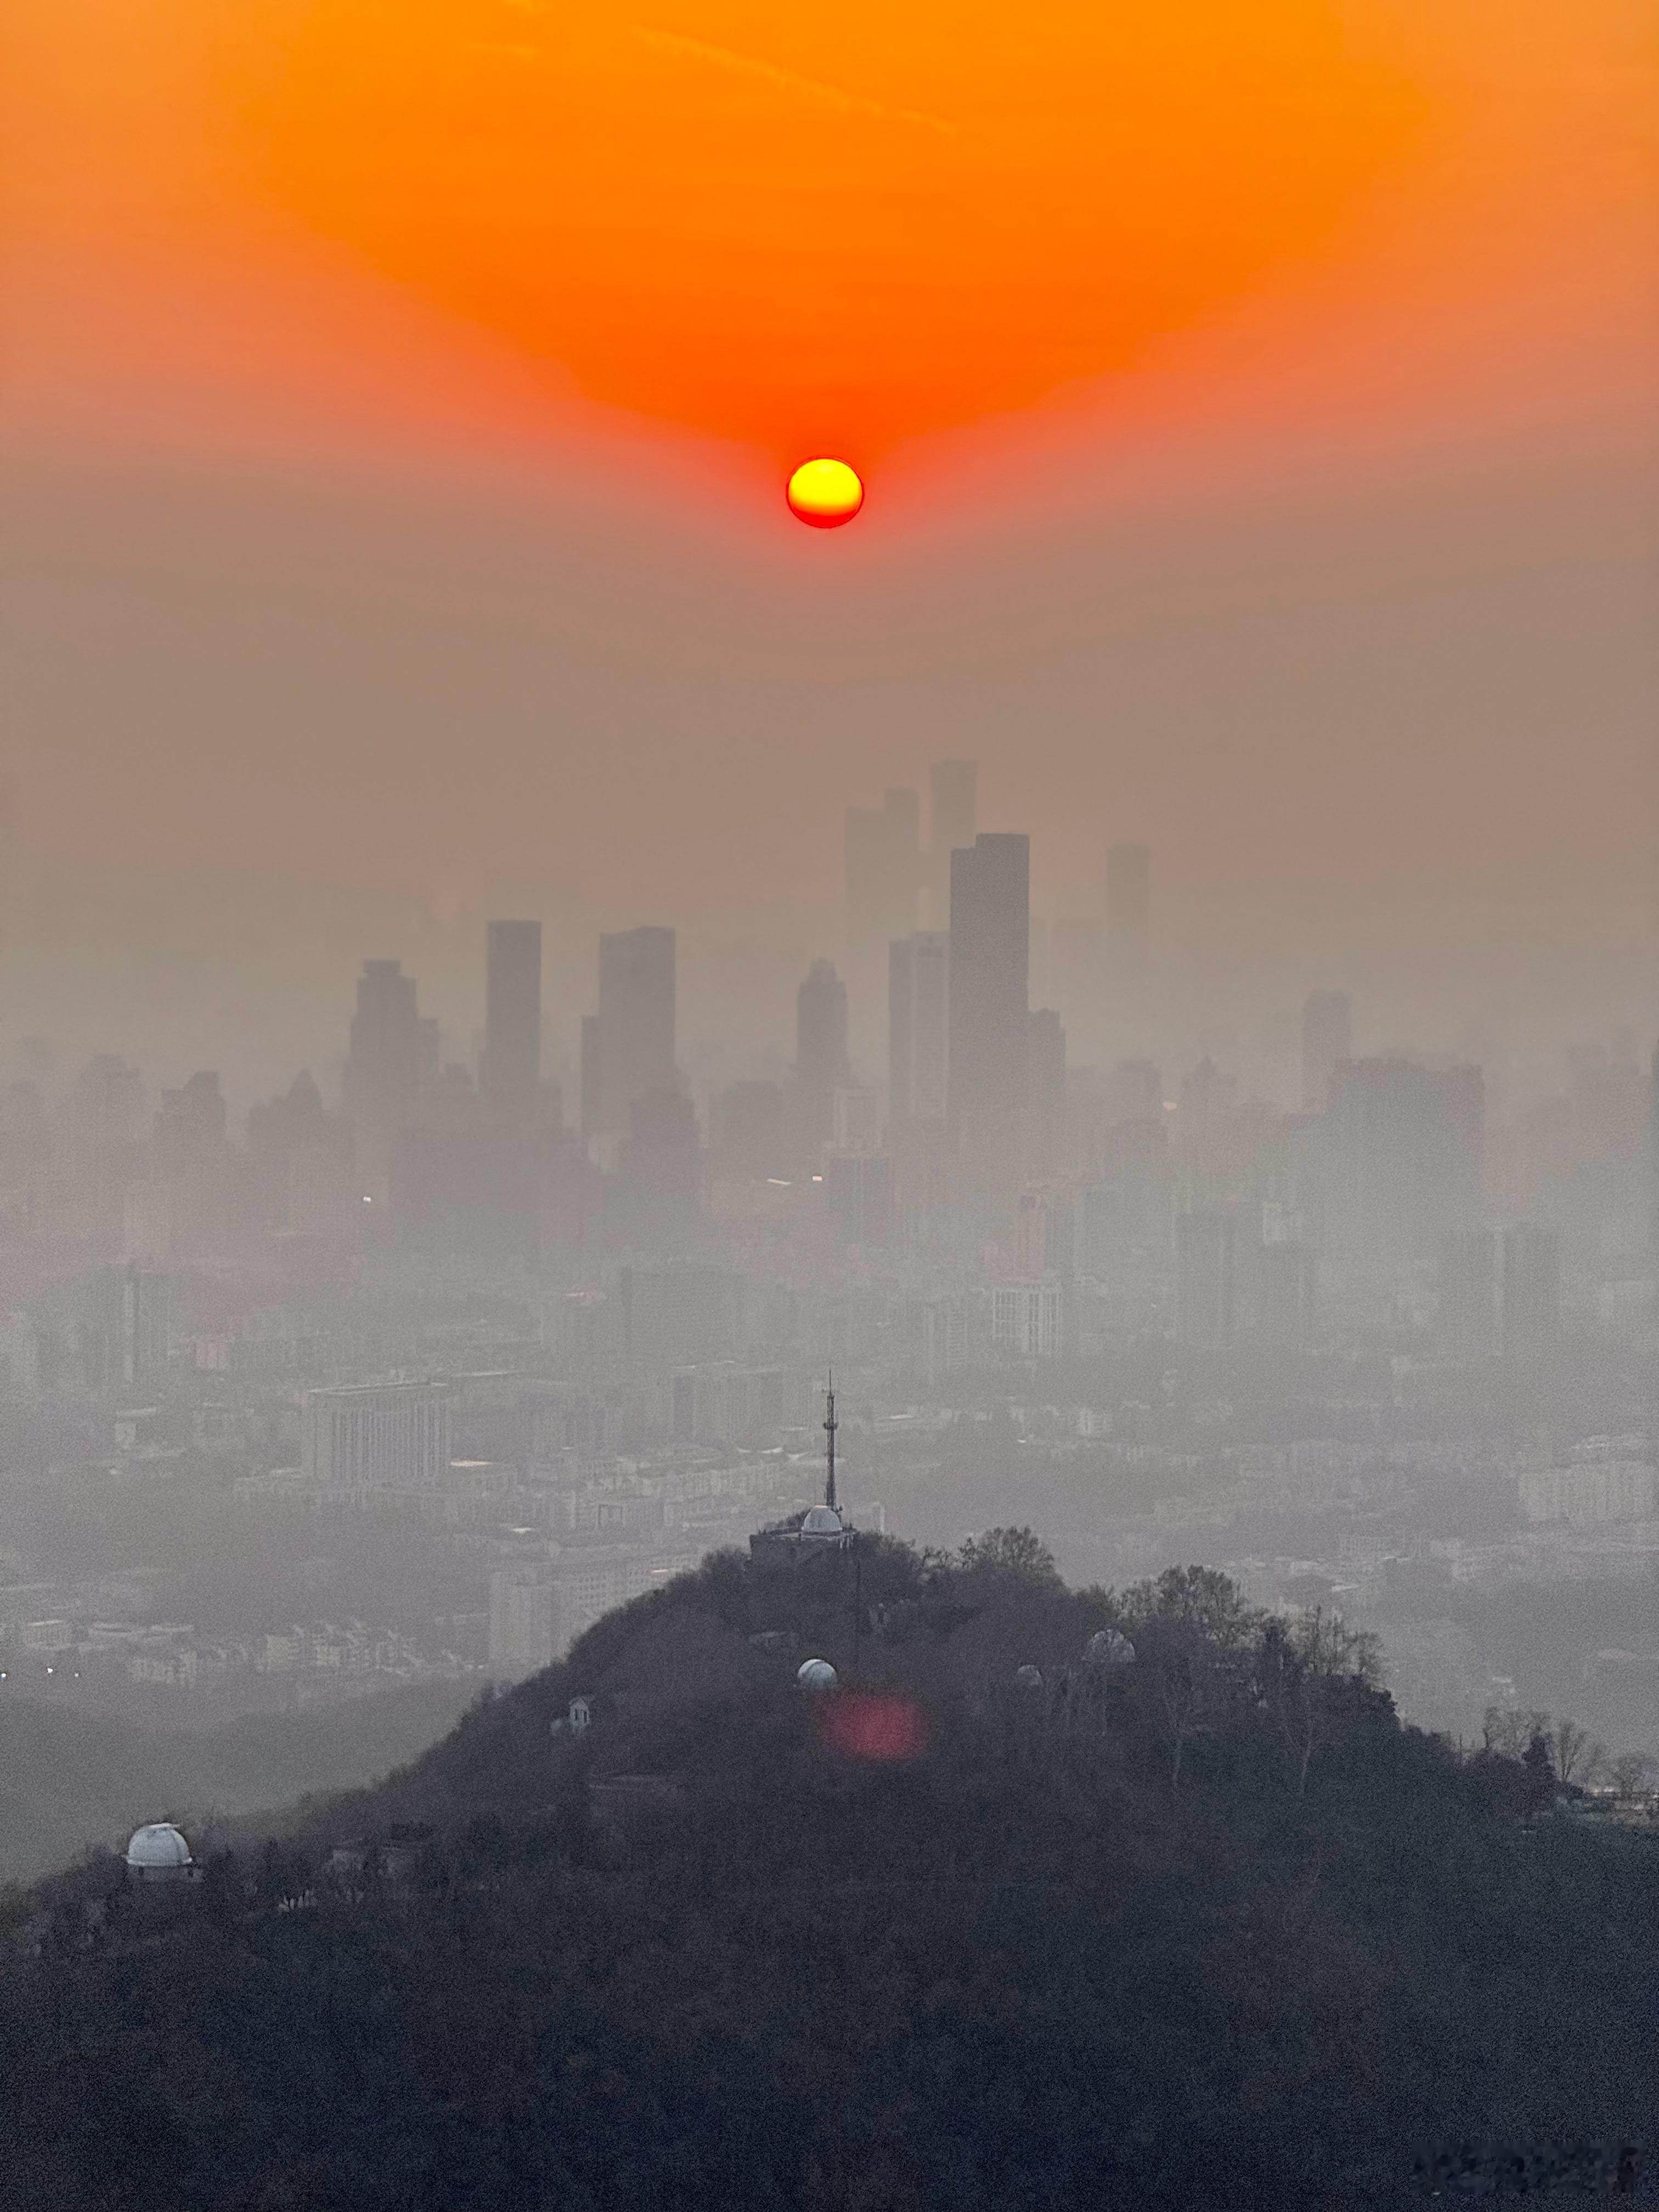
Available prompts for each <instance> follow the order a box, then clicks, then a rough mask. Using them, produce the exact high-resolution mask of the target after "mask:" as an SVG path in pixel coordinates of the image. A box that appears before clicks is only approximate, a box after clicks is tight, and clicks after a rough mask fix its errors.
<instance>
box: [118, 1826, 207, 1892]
mask: <svg viewBox="0 0 1659 2212" xmlns="http://www.w3.org/2000/svg"><path fill="white" fill-rule="evenodd" d="M191 1864H192V1861H191V1856H190V1845H189V1844H187V1843H186V1842H185V1839H184V1838H183V1837H182V1836H181V1835H180V1834H179V1831H178V1829H177V1828H175V1827H174V1826H173V1824H172V1822H171V1821H170V1820H152V1821H150V1822H149V1824H148V1825H147V1826H144V1827H142V1828H136V1829H134V1831H133V1833H132V1839H131V1842H130V1843H129V1844H128V1845H127V1871H128V1873H129V1874H134V1875H137V1876H138V1878H139V1880H140V1881H166V1880H167V1878H168V1877H169V1876H170V1875H183V1874H188V1873H189V1871H190V1869H191Z"/></svg>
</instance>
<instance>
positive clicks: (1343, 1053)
mask: <svg viewBox="0 0 1659 2212" xmlns="http://www.w3.org/2000/svg"><path fill="white" fill-rule="evenodd" d="M1352 1058H1353V1006H1352V1001H1351V1000H1350V999H1349V997H1348V994H1347V993H1346V991H1314V992H1311V993H1310V994H1309V996H1308V998H1307V999H1306V1000H1305V1001H1304V1005H1303V1008H1302V1104H1303V1108H1304V1111H1305V1112H1307V1113H1310V1114H1319V1113H1322V1112H1323V1111H1324V1109H1325V1104H1326V1101H1327V1099H1328V1096H1329V1093H1330V1087H1331V1078H1332V1076H1333V1075H1334V1074H1335V1073H1336V1071H1337V1068H1338V1067H1339V1066H1340V1064H1341V1063H1342V1061H1343V1060H1352Z"/></svg>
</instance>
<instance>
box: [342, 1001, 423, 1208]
mask: <svg viewBox="0 0 1659 2212" xmlns="http://www.w3.org/2000/svg"><path fill="white" fill-rule="evenodd" d="M434 1044H435V1038H434V1037H433V1036H432V1035H431V1033H430V1032H429V1031H428V1027H427V1025H426V1024H424V1023H423V1022H422V1019H421V1014H420V1008H419V1006H417V1004H416V996H415V978H414V977H413V976H412V975H404V971H403V967H402V963H400V962H398V961H396V960H365V961H364V963H363V972H362V975H360V976H359V977H358V979H357V1009H356V1012H355V1013H354V1014H353V1015H352V1018H351V1039H350V1042H349V1046H348V1048H347V1051H346V1063H345V1073H344V1076H343V1080H342V1083H341V1103H342V1104H343V1107H344V1109H345V1112H346V1115H347V1118H348V1119H349V1121H350V1123H351V1126H352V1134H353V1139H354V1143H355V1152H356V1164H357V1166H358V1169H359V1170H360V1176H359V1180H360V1181H361V1182H362V1185H363V1188H364V1193H365V1194H366V1195H368V1196H369V1197H370V1198H372V1200H374V1202H375V1203H376V1204H384V1202H385V1200H386V1194H387V1192H388V1189H389V1187H390V1182H391V1176H392V1156H393V1154H394V1152H396V1150H397V1146H398V1139H399V1138H400V1137H401V1136H402V1135H403V1133H404V1131H405V1130H406V1129H409V1128H410V1127H412V1126H413V1125H414V1122H415V1121H416V1117H417V1115H418V1114H419V1111H420V1105H421V1098H422V1090H423V1088H424V1085H425V1081H426V1079H427V1078H428V1076H429V1075H430V1074H432V1073H435V1070H434V1068H433V1067H432V1066H431V1062H432V1061H433V1060H435V1057H436V1055H435V1051H434Z"/></svg>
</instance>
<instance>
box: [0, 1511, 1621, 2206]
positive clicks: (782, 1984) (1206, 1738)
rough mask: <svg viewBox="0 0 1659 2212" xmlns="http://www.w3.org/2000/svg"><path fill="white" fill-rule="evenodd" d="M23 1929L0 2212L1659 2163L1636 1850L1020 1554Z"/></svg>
mask: <svg viewBox="0 0 1659 2212" xmlns="http://www.w3.org/2000/svg"><path fill="white" fill-rule="evenodd" d="M808 1656H823V1657H826V1658H828V1659H829V1660H830V1661H831V1662H833V1663H834V1664H835V1665H836V1668H838V1670H839V1674H840V1682H839V1686H837V1687H836V1688H834V1689H831V1690H827V1691H824V1692H817V1693H813V1692H808V1691H805V1690H804V1689H803V1688H801V1687H800V1686H799V1684H798V1681H797V1673H798V1669H799V1665H800V1663H801V1662H802V1661H803V1660H804V1659H805V1658H806V1657H808ZM578 1696H580V1699H581V1705H580V1706H578V1707H576V1708H574V1719H575V1721H576V1722H577V1723H580V1722H581V1721H582V1720H583V1719H584V1718H588V1719H589V1720H590V1721H591V1724H590V1725H586V1726H585V1727H584V1726H581V1725H580V1724H579V1725H575V1726H573V1725H572V1719H573V1705H572V1701H573V1699H576V1698H577V1697H578ZM8 1932H9V1937H10V1940H11V1947H12V1953H13V1963H12V1964H11V1966H9V1968H8V1970H7V1973H6V1979H5V1983H4V1988H3V2009H0V2081H3V2082H4V2084H5V2085H6V2086H5V2088H4V2091H3V2094H5V2096H6V2097H7V2098H8V2099H9V2100H10V2102H11V2105H12V2117H11V2124H10V2127H9V2131H8V2132H9V2140H10V2146H11V2148H10V2154H9V2175H10V2185H11V2186H13V2187H15V2189H16V2190H17V2191H18V2192H19V2194H18V2200H17V2201H19V2202H20V2203H30V2204H33V2205H37V2206H41V2207H46V2208H56V2207H64V2208H68V2207H75V2208H77V2212H78V2208H81V2207H97V2208H103V2207H107V2208H110V2212H116V2209H117V2208H125V2207H126V2206H129V2205H131V2206H137V2205H139V2204H141V2203H151V2202H153V2201H157V2200H160V2201H165V2202H166V2203H168V2204H169V2205H171V2206H173V2207H177V2208H179V2212H197V2208H200V2212H235V2209H236V2208H248V2212H255V2208H258V2212H274V2209H275V2208H277V2207H283V2208H287V2207H295V2208H298V2207H305V2208H307V2212H334V2208H338V2212H347V2208H349V2212H380V2208H386V2212H392V2208H394V2207H395V2208H398V2212H426V2209H427V2208H431V2212H438V2208H440V2207H441V2208H444V2212H456V2208H473V2207H477V2208H481V2209H482V2208H485V2207H489V2208H506V2207H513V2208H518V2207H536V2208H540V2207H547V2208H553V2207H559V2208H571V2207H586V2208H593V2212H600V2208H610V2207H612V2206H616V2207H623V2206H626V2207H628V2208H629V2212H635V2208H643V2207H652V2206H656V2205H659V2204H663V2205H666V2204H676V2205H687V2204H694V2205H702V2204H723V2205H726V2206H730V2207H734V2208H735V2207H745V2208H746V2207H749V2206H754V2207H757V2208H758V2207H760V2206H763V2205H764V2206H766V2207H769V2208H773V2207H778V2206H802V2207H807V2208H820V2207H822V2208H825V2212H828V2208H830V2207H835V2208H854V2207H857V2208H872V2212H873V2209H874V2208H883V2212H887V2209H888V2208H890V2212H911V2208H915V2212H922V2208H924V2207H925V2208H928V2212H933V2208H938V2207H944V2206H949V2207H951V2208H953V2209H954V2208H975V2207H987V2208H988V2207H991V2206H993V2205H994V2206H996V2207H998V2208H1004V2207H1007V2206H1020V2207H1025V2206H1040V2207H1045V2208H1054V2212H1062V2208H1071V2207H1073V2206H1075V2207H1083V2206H1090V2207H1099V2206H1108V2207H1120V2206H1121V2207H1122V2208H1125V2212H1130V2208H1133V2212H1158V2208H1164V2207H1168V2208H1170V2212H1176V2208H1180V2212H1190V2208H1193V2207H1194V2206H1200V2205H1202V2206H1206V2207H1215V2208H1227V2207H1235V2206H1237V2207H1255V2206H1260V2207H1263V2208H1267V2207H1273V2208H1274V2212H1299V2208H1304V2207H1305V2208H1308V2212H1314V2208H1319V2212H1329V2208H1332V2207H1336V2206H1348V2205H1376V2206H1380V2207H1387V2206H1393V2205H1396V2204H1399V2205H1406V2204H1412V2203H1419V2202H1421V2201H1425V2198H1426V2197H1427V2196H1428V2195H1429V2193H1430V2192H1431V2191H1436V2190H1446V2191H1461V2190H1464V2189H1472V2190H1476V2191H1491V2190H1492V2189H1493V2188H1495V2187H1498V2186H1499V2185H1505V2186H1509V2187H1516V2188H1518V2187H1519V2186H1521V2185H1522V2183H1523V2182H1524V2183H1525V2184H1526V2185H1528V2187H1531V2188H1533V2189H1534V2190H1537V2191H1564V2192H1566V2191H1574V2192H1576V2191H1579V2190H1581V2189H1590V2190H1599V2189H1603V2188H1605V2189H1607V2190H1611V2191H1616V2192H1618V2193H1619V2194H1620V2195H1621V2196H1622V2197H1624V2201H1626V2202H1633V2201H1643V2191H1644V2189H1645V2188H1646V2186H1647V2184H1646V2182H1645V2180H1644V2177H1643V2175H1642V2172H1641V2158H1642V2150H1643V2147H1644V2145H1647V2144H1650V2143H1652V2142H1654V2141H1655V2140H1656V2124H1659V2109H1656V2108H1659V2089H1656V2082H1655V2069H1654V2067H1653V2063H1652V2039H1653V2021H1654V2019H1655V2017H1656V2005H1659V1844H1656V1843H1655V1842H1654V1841H1653V1840H1652V1839H1651V1838H1649V1837H1648V1836H1646V1835H1645V1834H1643V1833H1639V1832H1635V1831H1632V1830H1629V1829H1626V1828H1622V1827H1620V1826H1616V1825H1614V1824H1612V1823H1604V1822H1601V1821H1598V1820H1595V1819H1594V1818H1591V1817H1589V1816H1587V1815H1586V1814H1585V1813H1584V1811H1583V1808H1582V1806H1581V1805H1580V1804H1578V1803H1577V1802H1575V1801H1574V1799H1573V1796H1572V1794H1571V1790H1564V1789H1563V1788H1562V1787H1561V1786H1560V1785H1559V1784H1558V1782H1557V1779H1556V1778H1555V1777H1554V1776H1553V1773H1552V1772H1551V1771H1550V1766H1549V1761H1548V1756H1547V1747H1542V1746H1541V1745H1540V1746H1534V1747H1532V1748H1531V1749H1529V1750H1528V1754H1527V1756H1526V1757H1525V1758H1524V1759H1507V1758H1503V1757H1496V1756H1492V1755H1483V1756H1481V1757H1479V1758H1475V1759H1463V1758H1462V1757H1460V1756H1459V1755H1458V1754H1457V1753H1455V1751H1454V1750H1453V1749H1452V1748H1451V1747H1449V1746H1447V1745H1445V1744H1443V1743H1442V1742H1439V1741H1434V1740H1431V1739H1430V1738H1427V1737H1425V1736H1423V1735H1419V1734H1418V1733H1417V1732H1415V1731H1413V1730H1412V1729H1407V1728H1403V1727H1401V1725H1400V1723H1398V1721H1397V1719H1396V1717H1395V1712H1394V1710H1393V1707H1392V1705H1391V1704H1390V1701H1389V1698H1388V1696H1387V1694H1386V1691H1385V1690H1384V1688H1383V1686H1382V1685H1381V1684H1380V1683H1379V1682H1378V1680H1376V1670H1375V1662H1374V1659H1373V1656H1372V1654H1371V1653H1370V1650H1369V1648H1368V1647H1367V1646H1366V1645H1365V1644H1364V1643H1363V1642H1362V1641H1360V1640H1358V1639H1356V1638H1352V1637H1351V1636H1349V1635H1348V1634H1347V1633H1346V1632H1344V1631H1343V1630H1342V1628H1341V1627H1340V1625H1339V1624H1336V1623H1334V1622H1332V1621H1331V1620H1329V1619H1328V1618H1323V1617H1321V1616H1318V1615H1312V1616H1309V1617H1307V1618H1306V1619H1304V1620H1301V1621H1292V1622H1285V1621H1284V1620H1277V1619H1269V1618H1267V1617H1263V1616H1258V1615H1255V1614H1254V1613H1251V1612H1249V1610H1248V1609H1247V1608H1246V1607H1244V1606H1243V1604H1242V1603H1241V1601H1240V1600H1239V1598H1238V1595H1237V1592H1236V1591H1235V1590H1234V1589H1232V1587H1231V1584H1229V1583H1227V1582H1226V1581H1225V1578H1224V1577H1220V1576H1218V1575H1215V1574H1212V1573H1210V1572H1208V1571H1205V1570H1202V1569H1188V1570H1182V1571H1176V1572H1172V1573H1171V1574H1170V1575H1166V1576H1165V1577H1163V1578H1162V1579H1161V1580H1160V1581H1159V1582H1158V1583H1155V1584H1150V1585H1146V1586H1143V1587H1140V1588H1138V1589H1133V1590H1130V1591H1127V1592H1121V1593H1116V1594H1113V1593H1107V1592H1102V1591H1091V1592H1082V1593H1078V1592H1072V1591H1068V1590H1066V1589H1064V1588H1063V1587H1062V1586H1061V1585H1060V1583H1059V1581H1058V1578H1057V1577H1055V1576H1054V1573H1053V1571H1052V1568H1051V1566H1050V1565H1049V1563H1048V1560H1047V1559H1046V1555H1045V1554H1044V1553H1043V1551H1042V1547H1041V1546H1040V1545H1039V1544H1038V1543H1036V1541H1035V1540H1034V1539H1032V1538H1030V1537H1029V1536H1028V1535H1026V1534H1024V1532H1018V1531H1014V1532H1000V1533H997V1534H994V1535H993V1537H992V1538H990V1539H988V1540H986V1541H982V1542H981V1543H980V1544H978V1545H975V1546H970V1547H968V1549H967V1550H966V1551H965V1552H964V1553H962V1554H959V1555H957V1557H955V1558H954V1559H948V1560H947V1559H936V1558H924V1557H919V1556H918V1555H917V1554H915V1553H913V1552H910V1551H908V1549H906V1548H905V1547H902V1546H898V1545H895V1544H890V1543H885V1542H881V1541H870V1542H866V1543H864V1544H862V1545H861V1546H860V1548H859V1550H858V1551H857V1552H856V1553H846V1552H841V1551H834V1552H826V1553H824V1554H823V1556H822V1557H817V1558H811V1559H806V1560H805V1561H798V1562H797V1563H794V1564H791V1565H784V1566H779V1567H775V1568H773V1569H772V1570H770V1571H767V1570H765V1569H763V1568H762V1567H757V1566H756V1565H751V1563H750V1561H748V1560H747V1559H742V1558H739V1557H737V1556H734V1555H730V1554H727V1555H722V1556H720V1557H717V1558H715V1559H712V1560H710V1561H708V1562H707V1563H706V1564H705V1565H704V1566H703V1567H702V1569H700V1570H699V1571H697V1572H696V1573H695V1574H693V1575H690V1576H688V1577H683V1578H682V1579H681V1580H680V1581H679V1582H678V1583H675V1584H673V1585H671V1587H670V1588H669V1589H666V1590H665V1591H663V1592H660V1593H658V1594H656V1595H653V1596H652V1597H650V1598H647V1599H643V1600H641V1601H638V1602H637V1603H635V1605H633V1606H630V1607H628V1608H626V1609H625V1610H624V1611H623V1612H621V1613H616V1614H613V1615H611V1616H610V1617H609V1618H608V1619H606V1620H604V1621H602V1622H600V1623H599V1625H598V1626H596V1627H595V1628H594V1629H592V1631H591V1632H589V1633H588V1634H587V1635H586V1637H585V1638H583V1639H582V1640H581V1642H580V1644H578V1646H577V1647H576V1649H575V1650H574V1652H573V1653H572V1655H571V1657H570V1659H569V1661H568V1662H567V1663H566V1664H564V1665H563V1666H562V1667H558V1668H554V1669H552V1670H550V1672H549V1673H548V1674H544V1675H541V1676H538V1677H537V1678H536V1679H534V1680H532V1681H530V1682H527V1683H526V1684H524V1685H523V1686H521V1687H520V1688H519V1689H517V1690H515V1691H513V1692H510V1693H508V1694H505V1695H501V1696H497V1697H495V1698H494V1699H489V1700H488V1701H486V1702H484V1703H483V1704H481V1705H478V1706H477V1707H476V1708H475V1709H474V1710H473V1711H471V1712H470V1713H469V1714H468V1715H467V1716H466V1717H465V1720H464V1721H463V1722H462V1723H461V1724H460V1725H459V1727H458V1728H457V1729H455V1730H454V1731H453V1734H452V1735H450V1736H448V1737H447V1739H446V1740H445V1741H443V1742H442V1743H441V1744H440V1745H439V1746H437V1747H435V1749H434V1750H433V1751H432V1752H431V1753H428V1755H427V1756H426V1757H425V1758H424V1759H422V1760H421V1761H420V1762H418V1763H417V1764H416V1765H414V1766H413V1767H411V1768H410V1769H408V1770H406V1771H404V1772H403V1773H401V1774H399V1775H398V1776H395V1777H394V1778H392V1780H391V1781H390V1782H389V1783H387V1784H385V1785H383V1786H382V1787H380V1789H378V1790H373V1791H367V1792H360V1793H357V1794H356V1796H351V1797H349V1798H345V1799H341V1800H338V1801H336V1802H334V1803H333V1804H331V1806H329V1807H327V1808H323V1809H322V1810H320V1811H317V1812H313V1813H312V1814H307V1816H306V1817H304V1818H302V1819H300V1820H295V1821H294V1822H291V1823H290V1824H289V1826H288V1827H287V1829H286V1830H285V1831H284V1832H283V1833H282V1834H280V1835H279V1836H276V1837H273V1838H271V1839H270V1840H269V1841H268V1842H266V1843H264V1844H251V1845H249V1846H247V1847H246V1848H239V1850H237V1851H235V1852H234V1853H229V1852H222V1853H219V1854H217V1855H216V1856H214V1857H211V1858H210V1860H209V1861H208V1863H206V1865H205V1867H204V1871H203V1874H202V1876H201V1879H200V1880H199V1881H195V1882H192V1883H179V1884H177V1885H174V1886H171V1887H168V1886H166V1885H162V1886H160V1887H156V1888H154V1889H149V1890H143V1889H136V1888H134V1887H130V1886H127V1885H126V1884H125V1883H124V1882H123V1881H122V1879H121V1875H120V1869H119V1868H118V1866H117V1865H116V1864H115V1863H113V1862H107V1861H101V1860H95V1859H94V1860H93V1861H90V1862H88V1863H85V1864H83V1865H82V1866H80V1867H78V1868H77V1869H74V1870H73V1871H72V1872H71V1873H70V1874H68V1875H64V1876H63V1877H61V1878H60V1879H59V1880H58V1881H56V1882H54V1883H52V1884H47V1885H45V1886H43V1887H41V1888H40V1890H38V1891H36V1892H33V1893H28V1894H27V1895H20V1896H17V1897H15V1898H14V1899H13V1902H12V1908H11V1912H10V1918H9V1927H8Z"/></svg>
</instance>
